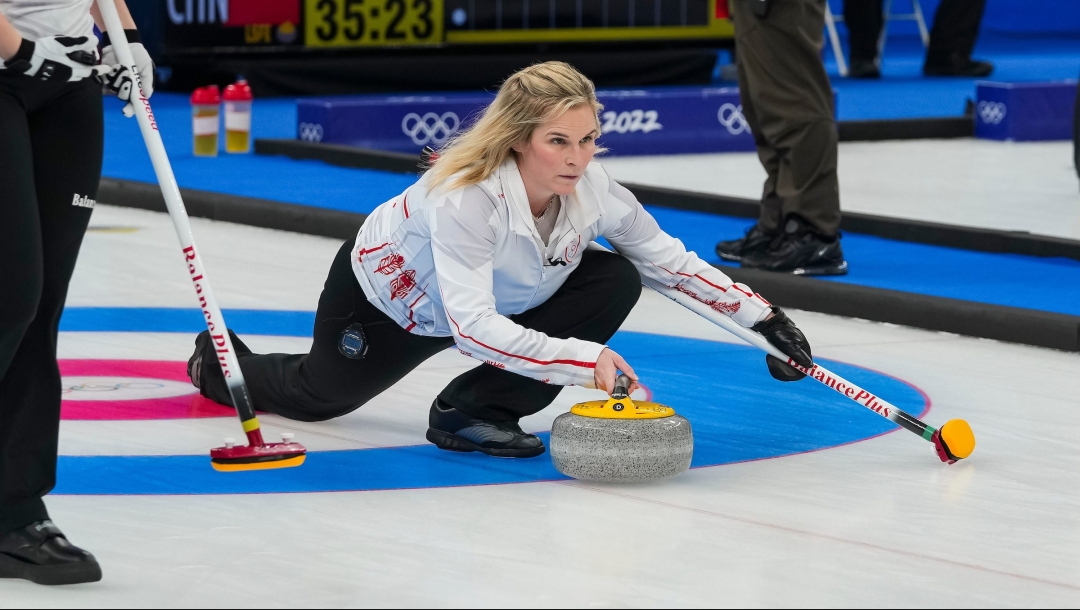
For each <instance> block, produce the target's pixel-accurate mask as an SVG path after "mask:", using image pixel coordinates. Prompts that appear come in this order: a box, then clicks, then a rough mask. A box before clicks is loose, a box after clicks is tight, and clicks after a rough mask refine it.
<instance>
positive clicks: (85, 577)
mask: <svg viewBox="0 0 1080 610" xmlns="http://www.w3.org/2000/svg"><path fill="white" fill-rule="evenodd" d="M0 578H24V579H26V580H29V581H31V582H36V583H37V584H39V585H74V584H79V583H84V582H97V581H99V580H101V566H99V565H98V562H97V560H96V559H94V556H93V555H91V554H90V553H88V552H86V551H84V550H82V549H80V548H79V547H77V546H75V545H74V544H71V543H70V542H68V540H67V538H65V537H64V533H63V532H61V531H60V528H58V527H56V526H55V525H53V522H52V521H35V522H34V523H31V524H30V525H27V526H26V527H22V528H19V529H17V530H12V531H10V532H5V533H3V534H0Z"/></svg>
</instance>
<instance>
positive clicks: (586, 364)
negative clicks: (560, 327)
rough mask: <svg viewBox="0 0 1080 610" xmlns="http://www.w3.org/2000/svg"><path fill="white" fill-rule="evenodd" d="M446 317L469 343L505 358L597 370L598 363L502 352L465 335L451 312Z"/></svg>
mask: <svg viewBox="0 0 1080 610" xmlns="http://www.w3.org/2000/svg"><path fill="white" fill-rule="evenodd" d="M446 317H447V318H449V319H450V321H451V322H453V323H454V328H456V329H457V331H458V335H460V336H461V337H462V338H464V339H468V340H469V341H472V342H473V343H475V344H477V345H479V346H480V347H483V348H486V349H489V350H491V351H493V352H496V353H499V354H502V355H503V356H509V357H510V358H517V359H518V360H524V361H526V362H532V363H533V364H541V365H544V364H569V365H573V366H580V367H583V368H587V369H594V368H596V363H595V362H582V361H580V360H537V359H535V358H529V357H528V356H521V355H519V354H511V353H510V352H504V351H502V350H501V349H499V348H497V347H492V346H490V345H488V344H486V343H484V342H482V341H479V340H477V339H476V338H475V337H470V336H469V335H466V334H465V333H463V332H461V327H460V326H458V323H457V320H455V319H454V317H453V316H451V315H450V312H449V311H448V312H446Z"/></svg>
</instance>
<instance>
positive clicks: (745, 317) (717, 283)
mask: <svg viewBox="0 0 1080 610" xmlns="http://www.w3.org/2000/svg"><path fill="white" fill-rule="evenodd" d="M608 180H609V188H608V194H607V197H608V199H607V201H606V206H605V207H608V208H609V209H611V211H613V212H615V213H614V214H612V215H611V216H612V220H611V221H609V222H606V223H605V226H604V227H603V229H604V237H606V238H607V240H608V241H609V242H611V245H613V246H614V247H615V249H616V250H617V251H618V252H619V254H622V255H623V256H625V257H626V258H628V259H630V262H632V263H634V266H635V267H637V269H638V272H639V273H641V277H642V282H643V283H644V284H645V285H646V286H649V287H650V288H655V289H656V290H659V291H660V292H661V293H668V292H673V291H677V292H682V293H683V294H686V295H689V296H690V297H691V298H693V299H695V300H697V301H700V302H702V303H704V304H706V305H708V306H709V308H710V309H711V310H712V312H714V314H715V315H718V316H719V315H725V316H728V317H730V318H731V319H732V320H734V321H735V322H737V323H738V324H739V325H741V326H744V327H747V328H749V327H751V326H753V325H754V324H756V323H757V322H758V321H759V320H761V319H763V318H764V317H765V313H766V311H767V310H768V308H769V303H768V301H766V300H765V299H763V298H761V295H759V294H755V293H754V291H753V290H751V289H750V287H749V286H747V285H746V284H739V283H736V282H733V281H732V280H731V278H729V277H728V276H726V275H724V274H723V273H722V272H721V271H720V270H718V269H717V268H715V267H713V266H712V265H710V264H708V263H706V262H705V261H703V260H701V259H700V258H698V255H697V254H694V253H693V252H688V251H687V250H686V246H684V245H683V243H682V241H680V240H678V239H676V238H674V237H672V236H670V235H668V234H667V233H665V232H664V231H663V230H661V229H660V225H658V224H657V223H656V219H654V218H653V217H652V215H651V214H649V212H647V211H646V210H645V208H643V207H642V206H641V204H640V203H639V202H638V200H637V198H636V197H634V194H633V193H631V192H630V191H629V190H627V189H626V187H624V186H622V185H621V184H619V183H617V182H615V181H614V180H612V179H610V178H609V179H608Z"/></svg>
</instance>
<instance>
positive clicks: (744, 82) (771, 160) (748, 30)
mask: <svg viewBox="0 0 1080 610" xmlns="http://www.w3.org/2000/svg"><path fill="white" fill-rule="evenodd" d="M732 9H734V10H733V11H732V18H733V19H734V20H735V35H736V45H737V46H736V49H735V67H736V68H737V71H738V79H739V102H740V106H739V110H740V112H742V114H743V117H744V118H745V119H746V124H747V125H748V126H749V127H750V134H751V135H752V136H753V138H754V146H755V147H756V149H757V154H758V159H759V160H760V161H761V166H762V167H763V168H764V169H765V184H764V186H763V188H762V193H761V209H760V214H759V216H758V221H757V224H756V225H754V226H753V227H751V228H750V229H749V230H748V231H747V232H746V235H745V236H743V237H740V238H738V239H730V240H725V241H721V242H719V243H718V244H716V254H717V256H719V257H720V258H722V259H724V260H728V261H741V260H742V259H743V258H744V257H749V256H754V255H757V254H760V253H762V252H764V251H766V250H767V249H768V247H769V245H770V244H771V243H772V241H773V239H774V237H775V236H776V235H777V234H778V233H779V232H780V223H781V218H782V215H783V209H782V208H783V203H784V202H783V200H782V199H781V198H780V196H779V195H777V193H776V184H777V181H778V180H779V177H780V151H778V150H777V149H776V147H774V146H773V144H772V142H770V141H769V139H768V138H766V137H765V133H764V132H763V131H762V129H761V120H760V119H759V118H758V112H757V109H756V108H755V105H754V104H755V102H754V95H753V91H754V89H753V85H752V84H751V81H750V79H749V78H748V75H747V72H748V70H750V69H751V68H750V67H749V66H747V64H746V61H745V59H744V56H743V53H744V50H745V47H744V44H743V38H742V37H745V38H748V37H750V36H752V35H753V34H752V31H753V30H754V29H756V27H757V23H756V22H755V21H752V19H754V16H753V15H752V14H750V11H749V10H748V8H747V7H746V6H745V4H744V5H742V6H740V7H736V6H735V5H732ZM740 9H741V10H740ZM749 44H753V43H750V42H748V43H747V45H749Z"/></svg>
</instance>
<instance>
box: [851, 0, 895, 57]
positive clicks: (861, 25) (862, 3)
mask: <svg viewBox="0 0 1080 610" xmlns="http://www.w3.org/2000/svg"><path fill="white" fill-rule="evenodd" d="M884 4H885V3H884V0H844V24H845V25H847V30H848V44H849V45H850V46H851V64H852V66H854V65H855V64H856V63H864V64H866V63H869V64H873V65H874V66H875V67H876V66H877V64H878V59H879V58H878V39H879V38H881V28H882V26H883V25H884V15H883V14H882V8H883V6H884Z"/></svg>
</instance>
